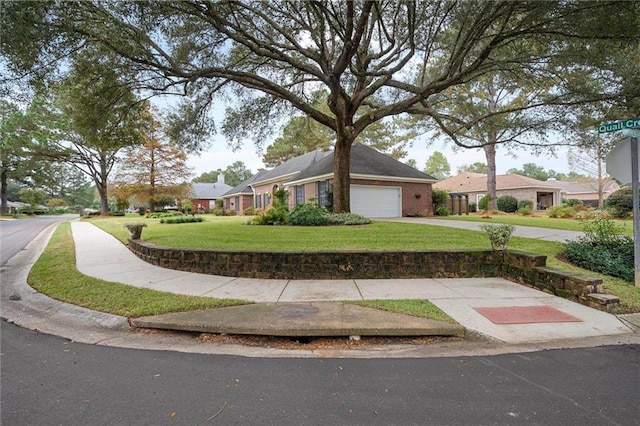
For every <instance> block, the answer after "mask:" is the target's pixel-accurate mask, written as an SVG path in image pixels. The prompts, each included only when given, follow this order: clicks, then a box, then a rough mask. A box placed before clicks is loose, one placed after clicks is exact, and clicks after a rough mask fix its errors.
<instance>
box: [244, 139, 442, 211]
mask: <svg viewBox="0 0 640 426" xmlns="http://www.w3.org/2000/svg"><path fill="white" fill-rule="evenodd" d="M333 162H334V153H333V152H323V151H313V152H309V153H307V154H304V155H301V156H299V157H296V158H292V159H291V160H289V161H286V162H284V163H282V164H281V165H280V166H278V167H276V168H274V169H272V170H269V171H267V172H265V173H264V174H262V175H260V176H258V177H257V178H256V179H254V180H253V182H252V183H250V186H251V188H252V189H253V194H254V206H255V207H256V208H265V207H268V206H269V205H270V204H271V201H272V199H273V192H274V191H276V190H277V189H285V190H287V191H288V194H289V196H288V200H289V207H290V208H293V207H294V206H295V205H296V204H303V203H306V202H308V201H309V200H310V199H311V198H315V199H316V200H317V202H318V203H319V204H321V205H325V206H327V205H329V204H330V203H331V199H330V197H331V196H332V193H333V190H332V185H333ZM350 164H351V166H350V167H351V188H350V195H351V196H350V200H351V211H352V212H353V213H359V214H362V215H364V216H367V217H401V216H409V215H423V216H428V215H430V214H431V185H432V183H433V182H435V181H436V179H435V178H433V177H431V176H428V175H426V174H424V173H422V172H420V171H418V170H416V169H414V168H413V167H410V166H407V165H406V164H403V163H401V162H399V161H397V160H394V159H393V158H391V157H389V156H387V155H384V154H382V153H380V152H378V151H376V150H374V149H373V148H370V147H368V146H366V145H362V144H360V143H356V144H354V145H353V146H352V147H351V163H350Z"/></svg>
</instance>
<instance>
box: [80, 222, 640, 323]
mask: <svg viewBox="0 0 640 426" xmlns="http://www.w3.org/2000/svg"><path fill="white" fill-rule="evenodd" d="M204 217H205V221H204V222H202V223H193V224H177V225H167V224H160V220H159V219H140V218H139V217H136V218H132V217H126V218H122V217H120V218H106V219H104V218H95V219H91V222H92V223H94V224H95V225H97V226H99V227H101V228H102V229H104V230H106V231H107V232H109V233H111V234H113V235H115V236H116V237H117V238H119V239H120V240H121V241H123V242H126V240H127V238H128V232H127V230H126V228H125V227H124V224H125V223H131V222H134V221H135V222H141V223H145V224H147V227H146V228H145V229H144V231H143V233H142V239H143V240H145V241H148V242H150V243H153V244H157V245H162V246H169V247H184V248H201V249H211V250H253V251H256V250H260V251H323V250H372V251H382V250H457V249H485V250H486V249H490V248H491V245H490V243H489V240H488V238H487V236H486V235H485V234H484V233H482V232H476V231H466V230H459V229H454V228H443V227H439V226H428V225H414V224H409V223H398V222H384V221H374V222H373V223H371V224H369V225H359V226H331V227H327V226H321V227H297V226H253V225H245V223H246V221H247V218H246V217H217V216H208V215H207V216H204ZM498 217H499V218H500V219H502V218H504V217H514V216H496V218H498ZM521 219H525V220H526V219H528V218H521ZM536 219H537V218H533V219H531V223H530V224H535V223H536V222H534V221H535V220H536ZM548 220H549V221H556V220H560V221H562V222H564V221H566V220H563V219H548ZM562 222H558V223H562ZM574 222H577V221H574ZM491 223H498V221H497V220H496V221H492V222H491ZM518 224H520V223H518ZM562 229H567V228H566V227H565V228H562ZM562 246H563V244H561V243H556V242H548V241H541V240H533V239H527V238H520V237H512V239H511V243H510V245H509V247H510V248H512V249H515V250H522V251H525V252H529V253H535V254H542V255H546V256H547V266H549V267H552V268H559V269H564V270H568V271H573V272H580V273H583V274H585V275H591V276H596V277H601V278H602V279H603V281H604V288H605V289H606V290H607V291H608V292H610V293H612V294H615V295H616V296H618V297H619V298H620V301H621V303H620V309H621V311H624V312H640V288H638V287H635V286H633V285H632V284H629V283H626V282H624V281H623V280H620V279H616V278H612V277H608V276H605V275H601V274H597V273H594V272H591V271H587V270H584V269H581V268H578V267H575V266H572V265H570V264H567V263H565V262H562V261H560V260H558V259H557V258H556V255H557V254H558V253H559V252H560V251H561V249H562Z"/></svg>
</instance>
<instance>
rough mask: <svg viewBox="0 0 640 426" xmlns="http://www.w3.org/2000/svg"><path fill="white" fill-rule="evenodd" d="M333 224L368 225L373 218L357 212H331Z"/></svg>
mask: <svg viewBox="0 0 640 426" xmlns="http://www.w3.org/2000/svg"><path fill="white" fill-rule="evenodd" d="M329 217H330V219H331V224H332V225H366V224H368V223H371V219H369V218H368V217H364V216H362V215H360V214H356V213H331V215H330V216H329Z"/></svg>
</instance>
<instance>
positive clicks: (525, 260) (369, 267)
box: [129, 240, 602, 303]
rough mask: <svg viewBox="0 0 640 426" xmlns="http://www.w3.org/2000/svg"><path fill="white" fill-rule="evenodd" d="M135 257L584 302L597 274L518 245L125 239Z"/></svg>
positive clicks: (170, 264) (251, 272)
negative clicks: (300, 245) (275, 248)
mask: <svg viewBox="0 0 640 426" xmlns="http://www.w3.org/2000/svg"><path fill="white" fill-rule="evenodd" d="M129 249H130V250H131V251H132V252H133V253H134V254H135V255H136V256H138V257H139V258H140V259H142V260H144V261H146V262H148V263H151V264H153V265H157V266H161V267H163V268H170V269H176V270H180V271H187V272H198V273H202V274H210V275H223V276H231V277H243V278H262V279H332V280H335V279H391V278H476V277H502V278H506V279H508V280H511V281H515V282H517V283H520V284H525V285H529V286H532V287H536V288H538V289H540V290H543V291H546V292H549V293H552V294H555V295H557V296H561V297H565V298H568V299H571V300H574V301H577V302H581V303H586V297H587V294H589V293H599V292H600V291H601V286H600V284H601V283H602V280H601V279H598V278H593V277H589V276H584V275H580V274H571V273H568V272H565V271H560V270H557V269H552V268H548V267H546V256H540V255H534V254H530V253H524V252H519V251H513V250H509V251H506V252H504V253H503V252H499V251H492V250H468V251H463V250H459V251H407V252H352V251H349V252H286V253H270V252H249V251H213V250H187V249H177V248H170V247H162V246H157V245H154V244H150V243H147V242H145V241H142V240H129Z"/></svg>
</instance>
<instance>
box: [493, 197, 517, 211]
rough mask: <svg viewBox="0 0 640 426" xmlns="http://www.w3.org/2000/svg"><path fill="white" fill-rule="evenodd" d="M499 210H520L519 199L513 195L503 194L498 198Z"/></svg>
mask: <svg viewBox="0 0 640 426" xmlns="http://www.w3.org/2000/svg"><path fill="white" fill-rule="evenodd" d="M496 204H497V205H498V210H500V211H502V212H507V213H513V212H515V211H516V210H518V200H516V198H515V197H513V196H511V195H503V196H502V197H498V199H497V200H496Z"/></svg>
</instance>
